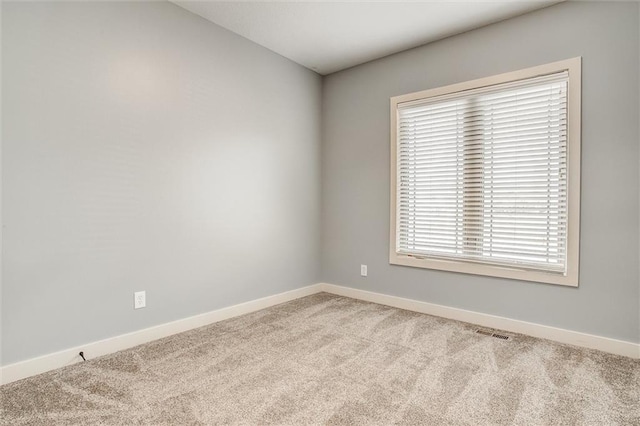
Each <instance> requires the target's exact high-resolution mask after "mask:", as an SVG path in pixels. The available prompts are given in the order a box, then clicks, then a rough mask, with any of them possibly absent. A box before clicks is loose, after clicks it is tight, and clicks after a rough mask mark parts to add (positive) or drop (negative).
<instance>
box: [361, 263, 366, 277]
mask: <svg viewBox="0 0 640 426" xmlns="http://www.w3.org/2000/svg"><path fill="white" fill-rule="evenodd" d="M360 276H362V277H366V276H367V265H360Z"/></svg>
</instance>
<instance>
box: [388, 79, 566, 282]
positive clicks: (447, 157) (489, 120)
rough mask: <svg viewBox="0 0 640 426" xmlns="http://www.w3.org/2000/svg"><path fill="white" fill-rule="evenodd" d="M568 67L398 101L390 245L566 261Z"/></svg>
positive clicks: (537, 264) (557, 268) (533, 265)
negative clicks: (393, 239) (393, 224)
mask: <svg viewBox="0 0 640 426" xmlns="http://www.w3.org/2000/svg"><path fill="white" fill-rule="evenodd" d="M567 93H568V72H567V71H563V72H557V73H553V74H550V75H545V76H542V77H535V78H529V79H525V80H520V81H515V82H509V83H505V84H497V85H492V86H488V87H482V88H478V89H473V90H465V91H461V92H457V93H450V94H447V95H442V96H436V97H431V98H427V99H420V100H414V101H409V102H403V103H399V104H398V106H397V138H396V139H397V141H396V143H397V147H396V149H397V154H396V155H397V159H396V167H397V170H396V173H397V175H396V176H397V177H396V185H397V187H396V197H397V198H396V205H395V206H396V216H395V217H396V228H395V229H396V247H395V249H396V252H397V253H398V254H403V255H408V256H412V257H417V258H420V257H429V258H436V259H448V260H462V261H468V262H477V263H482V264H490V265H497V266H506V267H518V268H521V269H532V270H538V271H544V272H549V273H558V274H564V273H566V268H567V223H568V216H567V208H568V198H567V190H568V181H567V179H568V178H567V167H568V166H567V164H568V163H567V111H568V110H567V98H568V96H567Z"/></svg>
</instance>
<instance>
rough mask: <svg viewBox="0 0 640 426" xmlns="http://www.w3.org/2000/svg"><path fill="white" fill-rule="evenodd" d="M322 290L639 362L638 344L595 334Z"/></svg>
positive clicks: (350, 291)
mask: <svg viewBox="0 0 640 426" xmlns="http://www.w3.org/2000/svg"><path fill="white" fill-rule="evenodd" d="M321 289H322V291H325V292H327V293H333V294H336V295H340V296H346V297H351V298H354V299H360V300H365V301H367V302H373V303H379V304H381V305H387V306H393V307H395V308H400V309H406V310H408V311H414V312H420V313H423V314H429V315H435V316H438V317H443V318H450V319H454V320H458V321H464V322H468V323H472V324H477V325H480V326H483V327H488V328H495V329H499V330H505V331H510V332H513V333H520V334H526V335H528V336H533V337H539V338H542V339H548V340H553V341H555V342H560V343H566V344H569V345H575V346H581V347H584V348H590V349H597V350H600V351H603V352H609V353H612V354H616V355H623V356H627V357H630V358H635V359H640V344H638V343H633V342H626V341H623V340H616V339H610V338H608V337H602V336H595V335H592V334H586V333H580V332H577V331H571V330H565V329H562V328H556V327H549V326H546V325H540V324H535V323H531V322H526V321H519V320H514V319H510V318H505V317H499V316H495V315H489V314H483V313H480V312H473V311H467V310H464V309H458V308H451V307H448V306H443V305H436V304H433V303H427V302H420V301H418V300H412V299H404V298H402V297H396V296H389V295H386V294H381V293H374V292H371V291H366V290H358V289H355V288H351V287H342V286H338V285H334V284H326V283H322V284H321Z"/></svg>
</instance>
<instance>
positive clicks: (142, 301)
mask: <svg viewBox="0 0 640 426" xmlns="http://www.w3.org/2000/svg"><path fill="white" fill-rule="evenodd" d="M146 306H147V293H146V292H144V291H136V292H135V293H133V309H140V308H144V307H146Z"/></svg>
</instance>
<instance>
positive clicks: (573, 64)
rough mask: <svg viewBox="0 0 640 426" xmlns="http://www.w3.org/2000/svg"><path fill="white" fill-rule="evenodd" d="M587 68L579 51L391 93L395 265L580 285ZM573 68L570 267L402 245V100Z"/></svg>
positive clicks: (392, 248)
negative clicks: (419, 251) (486, 259)
mask: <svg viewBox="0 0 640 426" xmlns="http://www.w3.org/2000/svg"><path fill="white" fill-rule="evenodd" d="M581 68H582V58H581V57H576V58H572V59H567V60H563V61H558V62H553V63H549V64H545V65H540V66H536V67H532V68H527V69H523V70H519V71H513V72H508V73H504V74H499V75H495V76H491V77H486V78H481V79H477V80H472V81H467V82H463V83H458V84H452V85H449V86H444V87H439V88H435V89H429V90H424V91H420V92H415V93H409V94H406V95H401V96H395V97H392V98H391V121H390V123H391V202H390V205H391V223H390V225H391V226H390V244H389V262H390V263H391V264H394V265H403V266H411V267H417V268H427V269H436V270H443V271H453V272H459V273H466V274H475V275H485V276H492V277H501V278H510V279H517V280H524V281H535V282H541V283H548V284H558V285H565V286H572V287H577V286H578V275H579V252H580V140H581V134H580V132H581V123H580V119H581V118H580V117H581V85H582V82H581ZM563 71H568V73H569V81H568V91H567V102H568V107H567V121H568V122H567V191H568V194H567V195H568V200H567V209H568V212H567V240H566V243H567V254H566V256H567V259H566V262H567V263H566V272H565V273H552V272H544V271H539V270H531V269H524V268H522V269H520V268H517V267H511V266H509V267H505V266H496V265H489V264H483V263H475V262H471V261H465V260H449V259H439V258H430V257H423V256H412V255H407V254H402V253H399V252H398V251H397V241H398V228H399V227H398V223H397V217H398V214H397V205H398V191H397V182H398V159H397V156H398V143H399V140H398V105H399V104H402V103H405V102H412V101H416V100H421V99H425V98H432V97H436V96H442V95H447V94H452V93H456V92H461V91H465V90H472V89H477V88H481V87H486V86H492V85H496V84H502V83H508V82H512V81H517V80H523V79H529V78H534V77H537V76H543V75H547V74H553V73H557V72H563Z"/></svg>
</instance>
